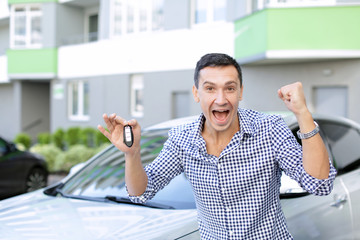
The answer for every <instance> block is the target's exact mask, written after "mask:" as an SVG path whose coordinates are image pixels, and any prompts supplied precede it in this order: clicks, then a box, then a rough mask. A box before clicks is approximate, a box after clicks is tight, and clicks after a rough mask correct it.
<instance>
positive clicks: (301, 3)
mask: <svg viewBox="0 0 360 240" xmlns="http://www.w3.org/2000/svg"><path fill="white" fill-rule="evenodd" d="M345 4H360V0H257V1H253V6H252V9H253V11H258V10H261V9H264V8H279V7H312V6H335V5H345Z"/></svg>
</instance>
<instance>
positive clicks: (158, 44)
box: [58, 23, 234, 78]
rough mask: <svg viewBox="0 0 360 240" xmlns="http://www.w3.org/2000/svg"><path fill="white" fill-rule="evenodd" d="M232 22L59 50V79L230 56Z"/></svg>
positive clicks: (164, 68) (150, 69)
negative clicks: (215, 54)
mask: <svg viewBox="0 0 360 240" xmlns="http://www.w3.org/2000/svg"><path fill="white" fill-rule="evenodd" d="M233 27H234V26H233V24H232V23H221V24H217V25H215V26H214V25H211V26H208V27H199V28H196V30H194V29H190V30H189V29H182V30H173V31H166V32H159V33H151V34H146V33H143V34H137V35H127V36H122V37H121V38H118V39H111V40H101V41H98V42H95V43H88V44H82V45H74V46H65V47H61V48H59V65H58V66H59V68H58V77H59V78H75V77H87V76H101V75H112V74H124V73H139V72H140V73H141V72H157V71H170V70H171V71H174V70H183V69H194V68H195V65H196V62H197V61H198V60H199V59H200V57H201V56H202V55H204V54H206V53H209V52H222V53H227V54H229V55H233V52H234V40H233V39H234V35H233V31H234V30H233Z"/></svg>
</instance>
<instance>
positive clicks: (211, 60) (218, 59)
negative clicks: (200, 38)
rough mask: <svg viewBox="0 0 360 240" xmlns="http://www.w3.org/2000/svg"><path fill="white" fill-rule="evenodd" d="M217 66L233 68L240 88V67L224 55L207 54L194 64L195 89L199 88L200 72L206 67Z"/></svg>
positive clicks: (232, 59)
mask: <svg viewBox="0 0 360 240" xmlns="http://www.w3.org/2000/svg"><path fill="white" fill-rule="evenodd" d="M218 66H234V67H235V68H236V70H237V72H238V77H239V80H240V87H242V73H241V68H240V65H239V64H238V63H237V62H236V60H235V59H234V58H232V57H230V56H229V55H226V54H224V53H208V54H205V55H204V56H202V57H201V58H200V60H199V61H198V62H197V64H196V68H195V73H194V84H195V87H196V88H199V75H200V70H201V69H203V68H206V67H218Z"/></svg>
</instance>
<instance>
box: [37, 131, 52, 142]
mask: <svg viewBox="0 0 360 240" xmlns="http://www.w3.org/2000/svg"><path fill="white" fill-rule="evenodd" d="M37 141H38V143H39V144H50V143H51V134H50V133H48V132H43V133H39V134H38V135H37Z"/></svg>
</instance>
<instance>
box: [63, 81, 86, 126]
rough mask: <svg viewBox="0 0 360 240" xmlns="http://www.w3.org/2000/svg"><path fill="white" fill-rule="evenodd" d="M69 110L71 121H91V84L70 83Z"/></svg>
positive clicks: (84, 82) (82, 82)
mask: <svg viewBox="0 0 360 240" xmlns="http://www.w3.org/2000/svg"><path fill="white" fill-rule="evenodd" d="M68 109H69V118H70V120H89V83H88V82H86V81H76V82H70V83H69V85H68Z"/></svg>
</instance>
